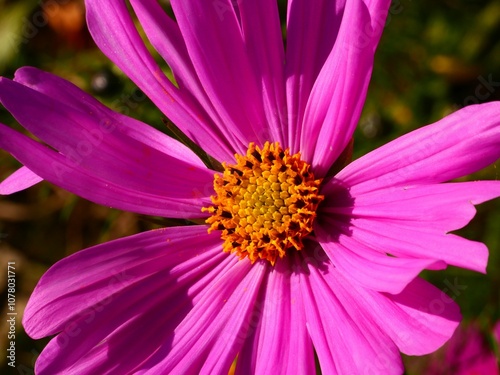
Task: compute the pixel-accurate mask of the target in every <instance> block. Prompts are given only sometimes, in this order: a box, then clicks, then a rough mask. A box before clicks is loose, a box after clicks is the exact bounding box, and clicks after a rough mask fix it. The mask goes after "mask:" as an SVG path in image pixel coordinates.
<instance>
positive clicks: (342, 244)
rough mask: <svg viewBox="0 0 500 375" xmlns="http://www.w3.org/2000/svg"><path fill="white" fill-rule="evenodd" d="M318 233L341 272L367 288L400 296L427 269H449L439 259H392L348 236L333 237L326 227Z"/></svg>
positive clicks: (319, 238) (321, 227) (316, 231)
mask: <svg viewBox="0 0 500 375" xmlns="http://www.w3.org/2000/svg"><path fill="white" fill-rule="evenodd" d="M315 233H316V235H317V239H318V242H319V243H320V244H321V246H322V247H323V249H324V250H325V252H326V254H327V255H328V257H329V258H330V260H331V262H332V263H333V265H334V266H335V269H336V270H337V272H340V273H342V275H343V276H344V277H345V278H346V279H348V280H349V281H351V282H354V283H358V284H359V285H360V286H362V287H364V288H367V289H372V290H375V291H379V292H388V293H392V294H397V293H400V292H401V291H402V290H403V289H404V288H405V287H406V286H407V285H408V284H409V283H410V282H411V281H412V280H413V279H414V278H415V277H417V276H418V275H419V274H420V272H422V271H423V270H424V269H428V268H432V269H443V268H445V267H446V264H445V263H444V262H442V261H437V260H435V259H415V258H408V257H403V258H396V257H392V256H388V255H386V254H385V253H382V252H380V251H377V250H374V249H373V247H371V246H370V245H369V244H368V245H367V244H364V243H361V242H358V241H356V240H355V239H354V238H351V237H349V236H348V235H345V234H340V235H338V236H336V237H332V236H331V235H330V233H331V232H330V231H328V229H327V226H326V225H323V226H320V225H318V226H316V228H315Z"/></svg>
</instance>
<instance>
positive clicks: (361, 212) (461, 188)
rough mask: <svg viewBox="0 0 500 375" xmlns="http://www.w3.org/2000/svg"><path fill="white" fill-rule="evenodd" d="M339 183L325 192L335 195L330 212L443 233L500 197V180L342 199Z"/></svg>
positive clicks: (327, 211) (326, 209)
mask: <svg viewBox="0 0 500 375" xmlns="http://www.w3.org/2000/svg"><path fill="white" fill-rule="evenodd" d="M336 183H338V181H331V182H330V184H329V185H327V186H326V187H325V189H324V190H323V191H322V193H323V194H328V195H330V196H332V197H333V199H330V200H328V202H327V205H326V206H325V207H323V208H322V212H324V213H325V214H327V215H343V216H345V217H359V218H366V219H373V220H381V221H384V220H389V221H394V222H400V223H402V224H408V225H413V226H415V227H419V228H427V229H429V230H432V231H440V232H442V233H443V234H445V233H447V232H451V231H453V230H457V229H460V228H463V227H464V226H465V225H467V224H468V223H469V222H470V220H471V219H472V218H473V217H474V215H475V214H476V210H475V208H474V205H477V204H481V203H483V202H485V201H487V200H490V199H493V198H496V197H498V196H500V181H474V182H460V183H446V184H436V185H417V186H405V187H389V188H385V189H381V190H376V191H373V192H370V193H366V194H359V195H358V196H356V197H353V198H352V199H345V200H344V201H341V200H338V199H335V197H334V196H335V195H336V191H338V190H337V189H338V187H335V186H334V185H335V184H336Z"/></svg>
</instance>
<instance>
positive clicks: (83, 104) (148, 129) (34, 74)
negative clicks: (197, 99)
mask: <svg viewBox="0 0 500 375" xmlns="http://www.w3.org/2000/svg"><path fill="white" fill-rule="evenodd" d="M14 81H16V82H19V83H21V84H23V85H24V86H26V87H29V88H31V89H33V90H36V91H38V92H40V93H42V94H45V95H46V96H48V97H50V98H52V99H54V100H56V101H59V102H60V103H61V104H65V105H67V106H69V107H72V108H74V109H76V110H79V111H81V112H85V113H92V114H94V115H95V116H96V117H98V116H100V117H101V119H100V121H101V122H103V121H105V120H107V119H108V118H111V119H113V120H114V121H115V122H116V126H117V127H119V130H120V132H121V133H123V134H125V135H127V136H128V137H130V138H133V139H135V140H137V141H139V142H141V143H144V144H146V145H148V146H149V147H151V148H154V149H156V150H158V151H161V152H163V153H165V154H167V155H171V156H174V157H176V158H178V159H181V160H185V161H188V162H189V163H192V164H195V165H198V166H204V164H203V162H202V161H201V160H200V159H199V157H198V156H197V155H196V154H195V153H194V152H192V151H191V150H190V149H189V148H187V147H186V146H185V145H183V144H182V143H180V142H178V141H176V140H174V139H172V138H170V137H166V136H165V134H164V133H162V132H160V131H158V130H156V129H155V128H153V127H152V126H148V125H146V124H144V123H142V122H140V121H137V120H135V119H133V118H131V117H128V116H125V115H123V114H120V113H117V112H114V111H112V110H111V109H109V108H107V107H105V106H104V105H102V104H101V103H100V102H99V101H98V100H96V99H94V97H92V96H91V95H89V94H87V93H86V92H84V91H82V90H81V89H79V88H78V87H76V86H75V85H73V84H72V83H71V82H68V81H66V80H65V79H62V78H60V77H58V76H56V75H53V74H50V73H47V72H44V71H43V70H39V69H36V68H32V67H23V68H20V69H18V70H17V71H16V74H15V78H14ZM108 126H109V127H111V126H112V125H111V124H109V125H108Z"/></svg>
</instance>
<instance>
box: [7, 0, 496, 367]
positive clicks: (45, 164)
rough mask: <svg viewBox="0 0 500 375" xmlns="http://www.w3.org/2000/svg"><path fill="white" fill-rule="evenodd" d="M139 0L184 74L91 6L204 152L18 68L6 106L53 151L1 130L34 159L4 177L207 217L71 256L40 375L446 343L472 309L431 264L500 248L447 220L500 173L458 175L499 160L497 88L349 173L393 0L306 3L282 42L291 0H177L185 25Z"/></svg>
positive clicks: (104, 41) (142, 82)
mask: <svg viewBox="0 0 500 375" xmlns="http://www.w3.org/2000/svg"><path fill="white" fill-rule="evenodd" d="M130 4H131V6H132V8H133V10H134V11H135V14H136V15H137V17H138V19H139V21H140V23H141V26H142V28H143V29H144V32H145V34H146V35H147V38H148V39H149V41H150V42H151V44H152V45H153V46H154V48H155V49H156V50H157V51H158V53H159V54H160V55H161V57H162V58H163V59H164V60H165V62H166V63H167V64H168V65H169V67H170V68H171V69H172V71H173V73H174V76H175V84H174V83H173V82H172V81H170V80H169V79H168V78H167V77H166V76H165V75H164V73H163V71H162V70H161V69H160V67H159V66H158V65H157V64H156V62H155V61H154V59H153V58H152V56H151V55H150V53H149V52H148V49H147V48H146V46H145V44H144V42H143V40H142V39H141V38H140V34H139V32H138V31H137V29H136V26H135V24H134V22H133V19H132V17H131V15H130V13H129V10H128V8H127V4H125V2H123V1H120V0H111V1H98V0H87V1H86V6H87V21H88V25H89V28H90V31H91V33H92V35H93V37H94V39H95V41H96V43H97V44H98V46H99V47H100V48H101V50H102V51H103V52H104V53H105V54H107V55H108V57H110V58H111V59H112V60H113V61H114V62H115V63H116V64H117V65H118V66H119V67H120V68H121V69H122V70H123V71H124V72H125V73H126V74H127V75H128V76H129V77H130V78H131V79H132V80H133V81H134V82H135V83H136V84H137V85H138V86H139V87H140V88H141V89H142V90H143V91H144V92H145V93H146V94H147V95H148V96H149V97H150V98H151V100H152V101H153V102H154V103H155V104H156V105H157V106H158V108H159V109H160V110H162V111H163V113H164V114H165V116H167V117H168V118H169V119H170V120H171V121H172V122H174V123H175V125H176V126H177V127H178V128H179V129H180V130H182V132H184V133H185V134H186V135H187V136H188V137H189V138H190V139H191V140H192V141H193V142H195V143H196V144H197V145H198V146H199V147H201V148H202V149H203V150H204V151H205V152H206V154H207V155H208V156H207V155H204V158H203V159H204V160H205V163H204V162H203V161H202V159H200V158H199V156H198V155H197V154H196V153H195V152H193V151H191V150H190V149H189V148H188V147H186V146H185V145H183V144H181V143H180V142H178V141H176V140H174V139H172V138H169V137H167V136H166V135H164V134H163V133H161V132H159V131H157V130H155V129H153V128H151V127H149V126H147V125H145V124H144V123H142V122H140V121H137V120H135V119H132V118H129V117H127V116H124V115H121V114H118V113H116V112H113V111H111V110H110V109H108V108H106V107H104V106H103V105H102V104H100V103H99V102H97V101H96V100H95V99H93V98H91V97H90V96H89V95H87V94H85V93H84V92H82V91H81V90H79V89H78V88H76V87H75V86H73V85H72V84H70V83H68V82H66V81H64V80H62V79H60V78H58V77H55V76H53V75H51V74H48V73H44V72H41V71H39V70H36V69H34V68H22V69H19V70H18V71H17V73H16V76H15V78H14V80H9V79H6V78H2V79H1V80H0V101H1V102H2V104H3V105H4V106H5V107H6V108H7V109H8V110H9V111H10V112H11V113H12V114H13V116H14V117H15V118H16V119H17V120H18V121H19V123H20V124H22V125H23V126H24V127H25V128H26V129H27V130H29V131H30V132H31V133H32V134H33V135H35V136H36V137H38V138H39V139H40V140H41V141H43V142H44V143H45V144H43V143H40V142H37V141H36V140H34V139H32V138H30V137H27V136H25V135H22V134H20V133H18V132H16V131H14V130H12V129H10V128H8V127H6V126H4V125H1V126H0V135H1V137H0V147H1V148H3V149H5V150H7V151H8V152H10V153H11V154H12V155H13V156H14V157H16V158H17V159H18V160H19V161H20V162H21V163H22V164H24V166H25V167H23V168H22V169H21V170H19V171H18V172H16V173H15V174H14V175H13V176H12V177H11V178H9V179H7V180H6V181H4V182H3V183H2V184H1V185H0V192H3V193H9V192H12V191H15V190H18V189H20V188H24V187H27V186H30V185H31V184H34V183H36V182H38V181H40V179H42V178H43V179H45V180H47V181H49V182H52V183H54V184H56V185H58V186H61V187H62V188H65V189H67V190H69V191H71V192H74V193H76V194H78V195H80V196H82V197H84V198H87V199H89V200H92V201H94V202H97V203H100V204H103V205H106V206H112V207H116V208H119V209H123V210H129V211H133V212H137V213H141V214H147V215H154V216H164V217H168V218H184V219H188V220H192V223H198V224H197V225H189V226H184V227H169V228H164V229H161V230H155V231H151V232H145V233H140V234H137V235H135V236H132V237H128V238H123V239H120V240H116V241H112V242H108V243H104V244H101V245H98V246H95V247H92V248H89V249H86V250H82V251H81V252H78V253H76V254H74V255H72V256H70V257H68V258H66V259H64V260H62V261H60V262H58V263H57V264H55V265H54V266H53V267H52V268H51V269H50V270H49V271H48V272H47V273H46V274H45V275H44V276H43V277H42V279H41V280H40V282H39V284H38V286H37V288H36V289H35V291H34V292H33V295H32V297H31V299H30V301H29V303H28V306H27V308H26V311H25V316H24V326H25V329H26V331H27V333H28V334H29V335H31V336H32V337H34V338H40V337H45V336H51V335H55V337H54V338H53V339H52V340H51V341H50V343H49V344H48V345H47V347H46V348H45V350H44V351H43V352H42V353H41V355H40V357H39V359H38V361H37V367H36V371H37V373H38V374H56V373H78V374H96V373H117V374H122V373H123V374H125V373H127V374H128V373H137V374H185V373H196V374H198V373H202V374H204V373H211V374H219V373H221V374H222V373H227V371H228V370H229V368H230V366H231V364H232V363H233V362H234V360H235V359H236V358H237V361H236V372H237V373H240V374H248V373H252V374H253V373H255V374H269V373H283V374H299V373H306V374H310V373H314V371H315V353H316V355H317V358H318V360H319V364H320V366H321V369H322V371H323V373H325V374H337V373H338V374H348V373H381V374H398V373H401V372H402V371H403V369H402V362H401V358H400V354H399V353H400V352H403V353H407V354H411V355H420V354H425V353H429V352H432V351H434V350H436V349H437V348H438V347H440V346H441V345H442V344H443V343H444V342H446V340H447V339H448V338H449V337H450V336H451V335H452V333H453V331H454V330H455V328H456V326H457V324H458V322H459V320H460V313H459V311H458V307H457V306H456V304H455V303H454V301H453V300H452V299H451V298H450V297H448V296H446V295H445V294H444V293H443V292H441V291H440V290H439V289H437V288H435V287H434V286H432V285H431V284H429V283H427V282H426V281H424V280H423V279H421V278H419V277H418V274H419V273H420V272H421V271H422V270H424V269H433V270H436V269H442V268H444V267H446V266H447V265H454V266H459V267H464V268H468V269H472V270H476V271H480V272H485V267H486V262H487V249H486V247H485V245H484V244H482V243H478V242H473V241H469V240H466V239H463V238H460V237H458V236H456V235H453V234H449V232H451V231H453V230H456V229H459V228H461V227H463V226H465V225H466V224H467V223H468V222H469V221H470V220H471V218H472V217H473V216H474V213H475V210H474V208H473V205H475V204H479V203H482V202H484V201H486V200H490V199H493V198H495V197H497V196H499V195H500V183H499V182H498V181H478V182H463V183H444V182H446V181H450V180H452V179H455V178H457V177H461V176H464V175H467V174H468V173H471V172H474V171H476V170H479V169H481V168H483V167H485V166H487V165H489V164H491V163H493V162H495V161H496V160H497V159H498V158H499V156H500V117H499V113H500V103H490V104H484V105H481V106H470V107H466V108H464V109H462V110H460V111H458V112H456V113H454V114H452V115H450V116H448V117H446V118H444V119H443V120H441V121H438V122H437V123H435V124H432V125H429V126H427V127H423V128H421V129H419V130H417V131H414V132H412V133H410V134H407V135H405V136H403V137H401V138H399V139H397V140H395V141H393V142H391V143H389V144H387V145H385V146H383V147H381V148H379V149H377V150H375V151H373V152H371V153H369V154H367V155H365V156H363V157H361V158H359V159H357V160H356V161H354V162H352V163H350V164H349V165H347V166H343V167H344V168H342V170H340V171H339V172H338V173H336V171H335V168H333V166H334V165H335V162H336V161H337V160H338V159H339V158H340V157H341V155H342V154H343V153H344V151H345V150H347V151H349V145H350V142H351V139H352V136H353V131H354V128H355V126H356V124H357V122H358V119H359V116H360V112H361V108H362V105H363V101H364V98H365V95H366V90H367V87H368V82H369V78H370V75H371V70H372V63H373V56H374V53H375V48H376V45H377V43H378V40H379V37H380V34H381V32H382V27H383V24H384V20H385V17H386V14H387V10H388V7H389V4H390V1H388V0H375V1H368V0H366V1H362V0H349V1H345V2H342V1H339V2H333V1H330V2H328V1H317V2H316V3H315V4H314V6H311V4H310V2H309V0H307V1H306V0H289V2H288V13H287V43H286V49H285V47H284V45H283V41H282V34H281V28H280V22H279V14H278V8H277V3H276V1H271V0H255V1H238V2H234V1H230V0H217V1H214V2H212V1H211V2H207V1H203V0H172V1H171V4H172V8H173V12H174V14H175V20H174V19H173V18H170V17H169V16H168V15H167V14H166V13H165V12H164V11H163V10H162V8H161V7H160V5H159V4H158V3H157V2H155V1H152V0H147V1H138V0H131V1H130ZM27 150H29V152H27ZM211 160H212V161H213V160H216V161H217V163H211V162H210V161H211ZM219 164H220V165H221V166H222V168H216V167H214V165H219ZM200 219H202V220H200ZM200 222H201V223H202V224H199V223H200ZM436 301H438V303H439V308H436Z"/></svg>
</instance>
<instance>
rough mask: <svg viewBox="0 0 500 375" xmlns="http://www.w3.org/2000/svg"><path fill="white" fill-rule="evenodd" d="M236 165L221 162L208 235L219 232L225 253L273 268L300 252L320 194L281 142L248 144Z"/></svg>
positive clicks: (309, 174) (308, 169) (306, 167)
mask: <svg viewBox="0 0 500 375" xmlns="http://www.w3.org/2000/svg"><path fill="white" fill-rule="evenodd" d="M236 161H237V164H235V165H228V164H226V163H223V164H222V165H223V167H224V172H223V173H222V175H219V174H217V175H215V180H214V188H215V193H216V195H213V196H212V197H211V199H212V203H213V204H214V205H213V206H210V207H205V208H203V209H202V210H203V211H204V212H210V213H211V214H212V216H210V217H209V218H208V219H207V220H206V223H207V224H210V228H209V232H212V231H214V230H220V231H221V238H222V239H223V240H224V245H223V248H224V251H226V252H233V253H236V254H237V255H238V256H239V257H240V258H241V259H243V258H244V257H248V258H249V259H250V260H251V261H252V263H253V262H255V261H256V260H258V259H266V260H268V261H269V262H271V264H273V265H274V263H275V262H276V259H277V258H278V257H279V258H283V257H284V256H285V255H286V253H287V251H288V250H293V249H295V250H301V249H302V248H303V247H304V244H303V243H302V239H303V238H304V237H306V236H307V235H308V234H309V233H311V232H312V230H313V221H314V218H315V217H316V209H317V207H318V205H319V203H320V202H321V201H322V200H323V198H324V197H323V196H322V195H319V194H318V190H319V185H320V183H321V180H315V179H314V176H313V174H312V172H311V166H310V165H309V164H308V163H306V162H304V161H303V160H301V159H300V153H297V154H294V155H290V150H289V149H286V150H283V149H282V148H281V147H280V145H279V143H278V142H276V143H269V142H266V143H265V144H264V147H263V148H262V149H261V148H259V147H258V146H256V145H255V144H253V143H250V146H249V148H248V151H247V154H246V155H245V156H242V155H238V154H237V155H236Z"/></svg>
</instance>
